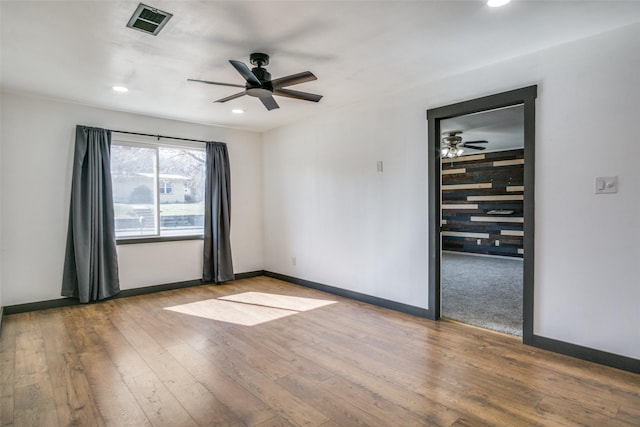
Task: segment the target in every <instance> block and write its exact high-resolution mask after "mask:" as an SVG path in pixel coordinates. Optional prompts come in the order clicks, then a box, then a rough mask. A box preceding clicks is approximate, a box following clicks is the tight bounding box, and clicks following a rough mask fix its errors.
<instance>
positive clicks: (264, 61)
mask: <svg viewBox="0 0 640 427" xmlns="http://www.w3.org/2000/svg"><path fill="white" fill-rule="evenodd" d="M249 62H250V63H251V65H254V68H252V69H249V67H248V66H247V65H246V64H245V63H243V62H240V61H235V60H233V59H231V60H229V63H230V64H231V65H232V66H233V68H235V69H236V71H237V72H238V73H240V75H241V76H242V77H243V78H244V79H245V81H246V83H245V85H238V84H233V83H220V82H212V81H209V80H198V79H187V81H190V82H198V83H206V84H211V85H218V86H231V87H241V88H244V91H242V92H238V93H236V94H233V95H230V96H227V97H224V98H221V99H218V100H216V101H214V102H227V101H231V100H233V99H236V98H240V97H241V96H244V95H249V96H253V97H255V98H258V99H260V101H261V102H262V104H263V105H264V106H265V108H266V109H267V110H269V111H271V110H274V109H276V108H280V106H279V105H278V103H277V102H276V100H275V99H274V98H273V95H277V96H284V97H287V98H293V99H300V100H303V101H311V102H318V101H320V99H322V95H316V94H313V93H307V92H300V91H297V90H291V89H285V87H288V86H293V85H297V84H300V83H305V82H310V81H313V80H316V79H317V77H316V76H315V75H314V74H313V73H312V72H310V71H303V72H301V73H297V74H292V75H290V76H285V77H280V78H278V79H275V80H272V79H271V74H270V73H269V72H268V71H267V70H266V69H265V68H264V67H265V66H267V65H269V55H267V54H266V53H259V52H255V53H252V54H251V55H250V56H249Z"/></svg>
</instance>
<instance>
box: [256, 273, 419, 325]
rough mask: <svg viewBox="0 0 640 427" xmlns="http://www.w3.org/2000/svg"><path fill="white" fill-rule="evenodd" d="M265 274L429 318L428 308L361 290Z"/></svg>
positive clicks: (282, 275) (276, 274)
mask: <svg viewBox="0 0 640 427" xmlns="http://www.w3.org/2000/svg"><path fill="white" fill-rule="evenodd" d="M264 275H265V276H267V277H272V278H274V279H278V280H282V281H285V282H289V283H294V284H296V285H300V286H304V287H306V288H312V289H317V290H319V291H323V292H327V293H329V294H333V295H338V296H341V297H345V298H349V299H352V300H356V301H360V302H365V303H367V304H371V305H377V306H378V307H383V308H388V309H391V310H395V311H399V312H401V313H406V314H411V315H413V316H419V317H425V318H428V315H427V310H426V309H424V308H420V307H415V306H413V305H408V304H403V303H400V302H395V301H390V300H387V299H384V298H378V297H374V296H371V295H367V294H361V293H359V292H354V291H349V290H346V289H341V288H336V287H334V286H329V285H323V284H322V283H317V282H312V281H310V280H304V279H298V278H297V277H291V276H286V275H284V274H279V273H273V272H271V271H265V272H264Z"/></svg>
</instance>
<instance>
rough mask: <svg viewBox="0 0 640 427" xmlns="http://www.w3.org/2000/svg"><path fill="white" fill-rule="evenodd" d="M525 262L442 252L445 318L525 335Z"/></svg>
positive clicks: (443, 314) (443, 312) (442, 291)
mask: <svg viewBox="0 0 640 427" xmlns="http://www.w3.org/2000/svg"><path fill="white" fill-rule="evenodd" d="M522 277H523V276H522V259H510V258H499V257H487V256H476V255H468V254H463V253H458V252H443V253H442V268H441V293H442V311H441V314H442V317H446V318H448V319H453V320H458V321H460V322H463V323H467V324H470V325H474V326H479V327H482V328H486V329H492V330H494V331H498V332H503V333H507V334H510V335H517V336H522Z"/></svg>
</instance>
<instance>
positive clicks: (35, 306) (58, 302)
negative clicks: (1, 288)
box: [3, 270, 264, 315]
mask: <svg viewBox="0 0 640 427" xmlns="http://www.w3.org/2000/svg"><path fill="white" fill-rule="evenodd" d="M263 273H264V272H263V271H262V270H259V271H250V272H247V273H238V274H236V275H235V280H240V279H247V278H250V277H257V276H262V275H263ZM204 284H206V282H204V281H202V280H201V279H196V280H187V281H184V282H174V283H166V284H163V285H155V286H145V287H141V288H133V289H124V290H122V291H120V293H119V294H118V295H115V296H113V297H111V298H108V299H107V300H105V301H108V300H113V299H119V298H127V297H133V296H137V295H145V294H152V293H155V292H162V291H170V290H173V289H181V288H190V287H192V286H200V285H204ZM74 305H80V302H79V301H78V299H77V298H59V299H53V300H47V301H37V302H29V303H25V304H16V305H8V306H6V307H3V309H4V312H3V314H4V315H10V314H18V313H26V312H29V311H38V310H47V309H49V308H61V307H71V306H74Z"/></svg>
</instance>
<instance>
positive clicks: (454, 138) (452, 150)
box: [440, 130, 488, 159]
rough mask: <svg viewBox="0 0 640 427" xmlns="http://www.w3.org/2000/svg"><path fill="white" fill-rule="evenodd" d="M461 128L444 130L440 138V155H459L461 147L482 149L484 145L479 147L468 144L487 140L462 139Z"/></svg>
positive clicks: (485, 142)
mask: <svg viewBox="0 0 640 427" xmlns="http://www.w3.org/2000/svg"><path fill="white" fill-rule="evenodd" d="M460 134H462V131H461V130H453V131H448V132H444V133H443V135H444V137H443V138H442V145H441V147H440V153H441V155H442V157H448V158H450V159H451V158H454V157H458V156H460V155H461V154H462V153H463V152H464V150H463V148H471V149H472V150H484V149H485V148H486V147H480V146H478V145H469V144H487V143H488V141H484V140H481V141H462V137H461V136H460Z"/></svg>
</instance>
